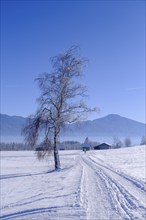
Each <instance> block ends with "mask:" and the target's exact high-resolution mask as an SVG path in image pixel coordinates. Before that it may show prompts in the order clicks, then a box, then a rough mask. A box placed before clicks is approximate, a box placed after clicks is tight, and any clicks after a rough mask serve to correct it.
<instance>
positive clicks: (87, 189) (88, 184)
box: [80, 158, 122, 220]
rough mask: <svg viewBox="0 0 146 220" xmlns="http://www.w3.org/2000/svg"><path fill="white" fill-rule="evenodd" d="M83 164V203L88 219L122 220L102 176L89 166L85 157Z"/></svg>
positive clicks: (82, 160)
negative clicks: (110, 198)
mask: <svg viewBox="0 0 146 220" xmlns="http://www.w3.org/2000/svg"><path fill="white" fill-rule="evenodd" d="M80 163H81V165H82V166H83V174H82V180H81V189H82V190H81V205H82V206H83V207H84V209H86V214H87V220H122V218H120V217H118V215H117V213H116V212H115V207H114V206H113V205H112V202H111V200H110V201H109V196H108V192H107V190H106V188H105V187H104V185H103V182H102V181H101V178H99V176H97V175H96V174H95V171H94V170H93V168H92V167H91V166H89V165H88V164H87V163H86V162H85V161H84V158H80Z"/></svg>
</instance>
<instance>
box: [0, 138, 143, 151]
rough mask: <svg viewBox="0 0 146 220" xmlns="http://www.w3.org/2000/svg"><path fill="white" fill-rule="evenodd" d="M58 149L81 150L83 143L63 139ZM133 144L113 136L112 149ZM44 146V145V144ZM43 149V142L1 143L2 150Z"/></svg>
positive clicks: (94, 143) (129, 140) (127, 139)
mask: <svg viewBox="0 0 146 220" xmlns="http://www.w3.org/2000/svg"><path fill="white" fill-rule="evenodd" d="M99 144H100V142H95V141H90V145H91V149H94V146H97V145H99ZM145 144H146V137H145V136H143V137H142V138H141V141H140V145H145ZM57 145H58V149H59V150H81V149H82V143H80V142H78V141H62V142H58V143H57ZM130 146H132V141H131V139H130V138H129V137H127V138H125V139H124V141H123V142H122V141H121V140H120V139H119V138H118V137H114V138H113V144H112V146H111V148H112V149H116V148H121V147H130ZM43 147H44V145H43ZM36 149H38V150H41V149H42V144H41V143H40V144H38V145H36V146H35V147H34V149H32V147H30V146H29V145H27V144H23V143H14V142H13V143H4V142H1V143H0V151H25V150H36Z"/></svg>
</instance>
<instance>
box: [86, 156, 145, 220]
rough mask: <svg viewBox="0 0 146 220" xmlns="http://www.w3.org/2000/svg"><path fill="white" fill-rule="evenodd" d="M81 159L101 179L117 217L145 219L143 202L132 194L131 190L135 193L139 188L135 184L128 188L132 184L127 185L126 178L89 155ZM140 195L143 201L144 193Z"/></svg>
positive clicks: (129, 219) (127, 219)
mask: <svg viewBox="0 0 146 220" xmlns="http://www.w3.org/2000/svg"><path fill="white" fill-rule="evenodd" d="M83 161H84V163H86V164H87V165H88V166H89V167H91V169H92V170H93V171H94V173H95V176H96V177H97V179H98V178H100V179H101V183H100V184H102V187H103V186H105V188H106V191H107V192H108V196H109V198H110V202H111V204H112V206H113V207H114V209H115V211H116V213H118V214H119V217H120V216H121V217H122V219H125V220H131V219H132V220H133V219H134V220H135V219H138V220H143V219H145V217H146V216H145V214H146V213H145V212H146V209H145V207H144V206H143V203H142V204H141V201H139V200H138V199H137V196H136V197H135V196H134V195H133V191H134V194H135V193H136V195H137V194H138V193H139V191H140V190H139V188H138V192H137V191H136V189H135V188H136V187H135V185H134V186H133V188H130V187H131V185H132V184H131V183H130V184H131V185H130V186H129V185H128V187H127V184H129V181H128V180H127V179H125V178H124V177H121V176H119V174H118V173H116V172H115V171H112V170H111V169H108V168H107V167H105V166H102V165H101V164H98V163H97V162H95V161H93V160H91V158H89V157H88V158H87V157H86V158H83ZM127 188H128V189H127ZM129 189H131V190H132V192H131V193H130V192H129V191H131V190H129ZM133 189H134V190H133ZM135 191H136V192H135ZM140 192H141V191H140ZM141 196H143V197H142V198H143V202H145V200H144V195H143V194H140V198H141ZM107 219H109V218H107ZM119 219H120V218H119Z"/></svg>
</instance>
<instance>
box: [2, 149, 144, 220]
mask: <svg viewBox="0 0 146 220" xmlns="http://www.w3.org/2000/svg"><path fill="white" fill-rule="evenodd" d="M145 155H146V146H136V147H131V148H122V149H117V150H103V151H89V152H87V153H86V154H84V153H83V152H82V151H61V152H60V159H61V165H62V166H61V170H60V171H54V170H53V168H54V162H53V158H52V157H51V158H49V160H48V161H41V162H39V161H38V160H37V159H36V157H35V155H34V152H28V151H27V152H26V151H23V152H20V151H19V152H18V151H17V152H16V151H15V152H12V151H11V152H8V151H7V152H1V217H0V218H1V219H16V220H18V219H19V220H25V219H26V220H73V219H76V220H86V219H87V220H144V219H145V218H146V190H145V188H144V185H145V182H146V172H145V167H146V166H145V165H146V164H145V161H146V160H145V159H146V158H145Z"/></svg>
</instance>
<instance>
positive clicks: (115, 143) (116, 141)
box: [112, 137, 123, 148]
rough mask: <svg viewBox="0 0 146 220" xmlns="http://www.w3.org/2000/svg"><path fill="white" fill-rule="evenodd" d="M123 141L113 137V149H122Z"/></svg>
mask: <svg viewBox="0 0 146 220" xmlns="http://www.w3.org/2000/svg"><path fill="white" fill-rule="evenodd" d="M122 145H123V144H122V141H121V140H120V139H119V138H118V137H113V146H112V148H121V147H122Z"/></svg>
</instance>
